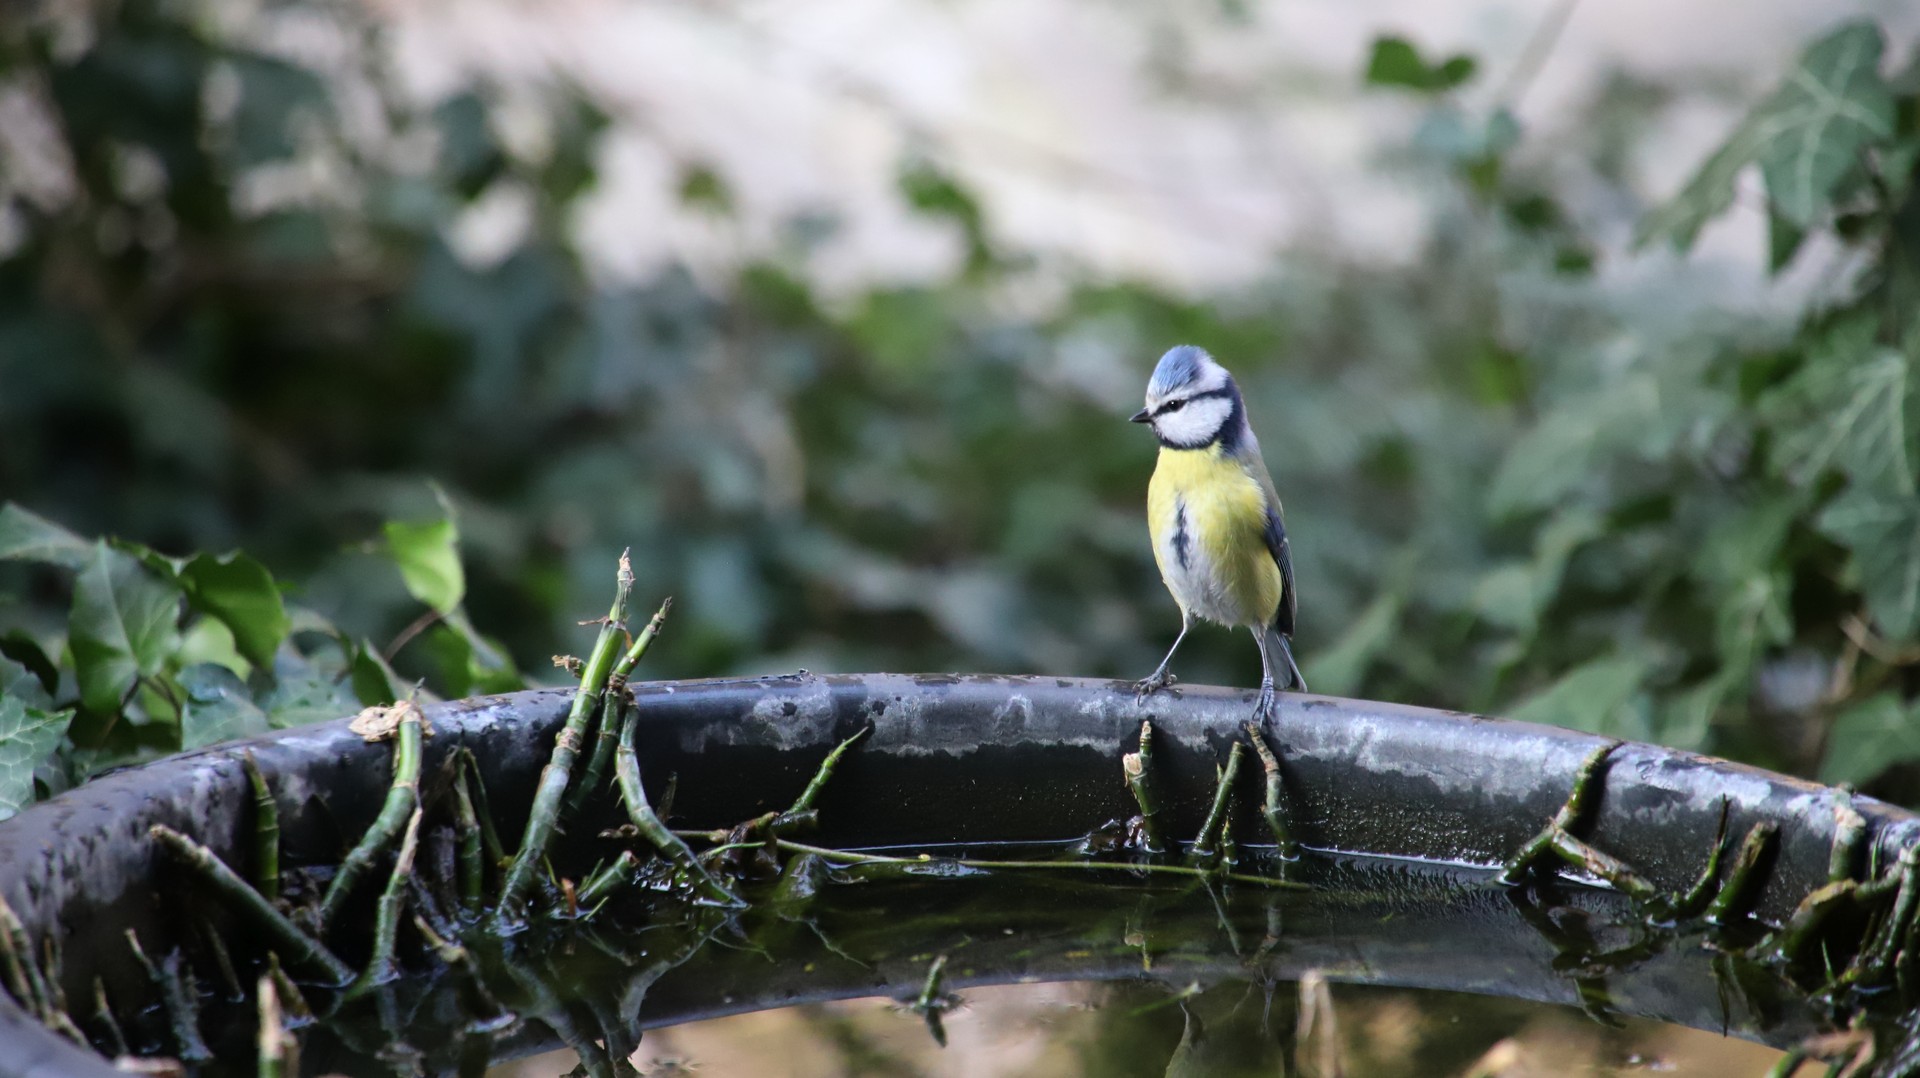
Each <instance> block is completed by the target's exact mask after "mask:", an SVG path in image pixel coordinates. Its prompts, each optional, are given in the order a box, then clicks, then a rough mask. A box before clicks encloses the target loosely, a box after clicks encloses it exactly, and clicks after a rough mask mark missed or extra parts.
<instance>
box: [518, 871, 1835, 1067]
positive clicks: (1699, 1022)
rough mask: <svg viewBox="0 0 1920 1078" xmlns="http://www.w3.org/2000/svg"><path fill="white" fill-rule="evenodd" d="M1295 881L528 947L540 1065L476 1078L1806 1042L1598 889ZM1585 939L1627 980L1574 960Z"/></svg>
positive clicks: (1695, 946) (649, 932)
mask: <svg viewBox="0 0 1920 1078" xmlns="http://www.w3.org/2000/svg"><path fill="white" fill-rule="evenodd" d="M1303 870H1304V871H1307V872H1310V873H1313V874H1314V878H1313V879H1312V881H1311V882H1312V884H1313V887H1312V889H1311V890H1304V891H1276V890H1270V889H1264V888H1258V887H1245V886H1221V885H1219V884H1218V883H1217V882H1216V883H1209V884H1202V883H1188V884H1182V885H1171V884H1166V883H1162V882H1159V881H1151V880H1137V881H1126V882H1125V883H1123V884H1120V885H1114V884H1113V883H1111V882H1109V883H1104V884H1098V885H1090V884H1089V883H1087V882H1086V881H1084V880H1081V879H1078V878H1074V877H1073V876H1071V875H1063V874H1059V873H1037V874H1030V875H1024V876H1021V875H1017V874H1006V873H1000V874H995V875H981V876H977V877H961V878H951V877H944V878H939V879H928V878H917V879H916V878H913V877H912V876H903V877H900V878H894V879H888V880H868V881H864V882H854V881H852V880H849V879H845V878H842V879H840V880H839V881H838V882H837V883H834V884H833V885H831V886H825V887H822V888H820V889H819V890H818V892H817V893H815V894H813V895H812V896H811V897H809V898H806V899H805V900H797V901H789V902H785V903H781V902H772V903H763V904H761V905H760V906H758V907H756V908H755V909H754V910H751V911H748V912H747V913H746V914H744V915H740V916H737V917H732V918H728V917H727V916H726V915H724V914H718V913H715V914H714V915H713V920H712V921H711V922H710V923H704V924H702V925H699V926H697V930H696V928H695V926H687V925H681V926H678V927H677V928H673V927H667V926H662V925H658V924H655V925H652V926H650V927H644V928H641V929H639V930H638V931H636V932H632V933H627V934H625V935H621V934H617V933H616V934H613V935H606V936H603V935H602V934H601V933H603V932H604V928H600V929H593V930H582V931H581V932H580V933H579V934H578V935H577V937H576V938H570V939H560V938H557V937H556V938H555V939H550V940H538V939H536V940H522V941H520V942H519V943H517V944H516V945H515V947H516V948H517V951H518V954H519V960H518V962H517V965H518V966H519V969H518V972H517V973H516V975H515V977H516V981H515V984H514V985H512V986H510V987H509V988H508V989H507V990H506V991H505V992H504V993H503V999H504V1001H505V1002H506V1003H507V1005H508V1006H509V1007H510V1008H512V1009H514V1010H516V1011H518V1012H519V1013H520V1014H521V1015H522V1016H523V1017H524V1018H525V1019H527V1020H526V1021H523V1022H522V1023H521V1028H519V1029H518V1030H515V1031H511V1032H508V1033H503V1034H501V1035H500V1037H499V1039H498V1040H497V1041H496V1042H495V1043H494V1048H495V1050H496V1053H497V1056H506V1055H512V1054H523V1053H534V1054H532V1055H530V1056H529V1057H528V1058H524V1059H522V1060H520V1061H518V1062H515V1063H511V1064H506V1065H503V1066H499V1067H496V1068H495V1069H494V1070H492V1071H490V1072H488V1073H489V1074H494V1075H499V1076H502V1078H506V1076H520V1075H549V1074H564V1073H568V1072H569V1071H571V1070H572V1069H573V1068H574V1066H575V1065H576V1063H577V1062H578V1057H577V1056H576V1055H575V1054H574V1053H573V1052H570V1051H552V1050H551V1049H552V1047H553V1045H554V1036H553V1035H552V1034H551V1033H548V1032H545V1031H543V1029H542V1022H543V1021H546V1020H548V1019H550V1018H551V1017H552V1016H554V1015H558V1017H559V1020H560V1021H562V1022H565V1023H570V1024H571V1025H572V1027H573V1028H571V1029H570V1030H568V1031H564V1032H559V1033H558V1035H559V1037H560V1039H561V1040H563V1041H566V1042H568V1043H571V1044H572V1045H573V1046H574V1047H575V1048H577V1049H580V1050H582V1051H583V1052H584V1053H585V1054H586V1055H588V1056H589V1061H590V1065H589V1067H588V1069H587V1071H584V1072H583V1073H609V1074H611V1073H620V1072H621V1070H620V1067H621V1063H620V1061H622V1060H623V1059H624V1060H631V1063H632V1064H633V1065H634V1066H636V1067H639V1068H641V1072H642V1073H648V1074H672V1073H686V1072H689V1071H695V1072H698V1073H701V1074H704V1075H733V1074H745V1075H763V1074H782V1075H788V1074H790V1075H813V1074H819V1075H830V1074H831V1075H840V1074H855V1075H859V1074H867V1075H923V1074H924V1075H972V1074H983V1075H984V1074H995V1075H998V1074H1014V1075H1024V1074H1033V1075H1041V1074H1046V1075H1056V1074H1088V1075H1136V1074H1137V1075H1155V1076H1159V1075H1202V1074H1204V1075H1227V1076H1232V1075H1238V1074H1249V1075H1252V1074H1260V1075H1274V1074H1282V1075H1297V1076H1300V1078H1309V1076H1320V1078H1332V1076H1334V1075H1388V1076H1392V1075H1406V1076H1414V1075H1420V1076H1433V1075H1481V1076H1484V1078H1496V1076H1501V1078H1517V1076H1522V1075H1535V1074H1538V1075H1568V1074H1642V1073H1651V1074H1681V1075H1703V1076H1711V1075H1742V1076H1750V1075H1758V1074H1761V1073H1763V1072H1764V1071H1765V1070H1766V1068H1767V1067H1768V1066H1769V1065H1770V1063H1771V1062H1772V1061H1773V1060H1775V1059H1777V1058H1778V1056H1779V1053H1778V1052H1777V1051H1775V1050H1774V1049H1771V1048H1767V1047H1764V1046H1761V1045H1758V1044H1754V1043H1750V1042H1749V1041H1747V1040H1742V1039H1740V1037H1741V1036H1744V1037H1748V1038H1759V1039H1763V1040H1771V1041H1773V1042H1774V1043H1788V1042H1790V1041H1791V1040H1794V1039H1797V1038H1798V1037H1799V1036H1801V1035H1802V1034H1804V1033H1805V1032H1806V1031H1808V1030H1809V1029H1811V1028H1813V1018H1812V1016H1811V1015H1810V1013H1808V1012H1807V1011H1806V1010H1805V1009H1804V1007H1801V1006H1796V1005H1792V1003H1791V1001H1789V1002H1788V1003H1784V1004H1783V1000H1782V998H1780V997H1776V996H1771V995H1768V996H1752V995H1750V994H1748V993H1747V990H1746V986H1744V985H1743V986H1741V987H1739V988H1736V987H1734V986H1733V985H1731V984H1730V983H1729V982H1728V981H1727V979H1726V978H1725V977H1724V975H1723V972H1717V971H1716V962H1718V964H1719V965H1720V966H1721V967H1722V969H1724V966H1725V961H1726V960H1725V958H1724V956H1721V955H1720V954H1719V952H1718V951H1717V949H1715V948H1714V947H1712V946H1710V945H1709V944H1708V941H1707V940H1706V939H1705V938H1704V937H1700V936H1697V935H1696V936H1683V935H1674V934H1671V933H1666V932H1663V931H1661V930H1656V929H1651V928H1648V927H1647V926H1646V925H1645V924H1644V923H1643V922H1642V921H1641V919H1640V918H1638V917H1636V916H1635V915H1634V914H1633V912H1632V911H1631V910H1630V909H1629V908H1628V907H1626V906H1625V904H1624V903H1623V902H1622V901H1621V899H1620V897H1619V896H1618V895H1615V894H1613V893H1611V892H1606V891H1600V890H1595V889H1589V888H1582V887H1575V886H1562V885H1555V886H1551V887H1544V888H1540V889H1534V890H1529V891H1526V892H1509V891H1507V890H1505V889H1501V888H1498V887H1494V886H1492V885H1490V883H1489V881H1488V880H1487V878H1486V874H1485V873H1482V872H1476V871H1467V870H1459V871H1454V870H1448V869H1442V868H1435V867H1434V866H1413V865H1407V864H1405V863H1401V862H1393V861H1384V860H1378V859H1364V858H1361V859H1346V860H1338V861H1328V862H1313V863H1308V864H1306V865H1304V866H1303ZM620 920H621V918H620V917H615V918H614V919H613V922H615V923H617V922H619V921H620ZM629 923H630V924H631V923H633V922H629ZM1570 937H1578V938H1581V939H1585V940H1589V941H1590V945H1591V946H1592V947H1593V948H1595V949H1597V950H1599V951H1604V952H1607V953H1609V954H1622V955H1630V956H1631V957H1630V958H1629V959H1621V960H1619V961H1618V962H1609V963H1594V962H1574V961H1569V959H1568V951H1567V948H1568V946H1569V944H1568V939H1569V938H1570ZM534 956H537V960H535V961H531V962H529V961H528V960H529V959H530V958H533V957H534ZM941 956H946V958H947V959H948V961H947V963H946V966H945V971H944V980H943V982H942V984H940V985H939V986H938V987H939V989H940V990H941V991H950V992H952V993H954V994H956V995H957V996H958V997H959V999H960V1001H961V1002H960V1004H959V1005H958V1006H957V1007H956V1008H955V1009H953V1010H952V1011H950V1012H947V1013H945V1014H943V1016H942V1018H943V1022H942V1024H943V1026H944V1029H945V1031H946V1033H947V1035H948V1038H949V1044H948V1046H947V1047H945V1048H944V1049H943V1048H942V1047H941V1046H940V1045H939V1044H938V1043H936V1040H935V1038H934V1036H933V1035H932V1033H931V1031H930V1029H929V1024H928V1023H927V1022H925V1021H924V1020H923V1017H924V1016H923V1014H922V1013H920V1012H918V1011H917V1010H916V1009H915V1008H914V1007H912V1006H911V1005H910V1001H911V1000H913V999H914V998H915V997H916V996H919V995H920V994H921V993H922V990H923V988H924V987H925V984H924V982H925V980H926V973H927V971H928V969H929V967H930V966H931V964H932V963H933V962H934V961H935V960H936V959H937V958H939V957H941ZM498 957H500V958H503V959H504V958H506V957H509V956H506V955H502V956H498ZM530 966H537V967H539V968H540V969H541V970H543V971H544V972H541V973H538V974H537V975H534V976H531V977H530V976H529V973H528V969H529V967H530ZM496 979H497V978H496ZM530 981H532V982H543V983H544V987H542V988H540V989H539V990H538V992H535V991H533V989H532V988H531V987H530V984H529V982H530ZM496 988H497V986H496ZM540 993H544V994H545V996H544V999H543V998H542V997H541V995H540ZM567 996H570V997H571V998H567V999H562V998H561V997H567ZM543 1015H544V1016H547V1017H546V1018H543ZM1671 1022H1682V1023H1688V1024H1691V1025H1694V1026H1698V1027H1704V1028H1707V1029H1709V1030H1712V1031H1711V1032H1699V1031H1696V1030H1690V1029H1686V1028H1681V1027H1679V1026H1676V1025H1672V1024H1669V1023H1671ZM623 1027H624V1028H623ZM1722 1028H1725V1029H1728V1030H1730V1031H1732V1032H1733V1033H1735V1034H1736V1035H1738V1036H1735V1037H1724V1036H1722V1035H1721V1034H1720V1032H1719V1030H1720V1029H1722ZM596 1030H597V1031H598V1032H596ZM642 1030H644V1034H643V1035H642V1032H641V1031H642ZM636 1037H638V1038H639V1039H638V1040H635V1038H636Z"/></svg>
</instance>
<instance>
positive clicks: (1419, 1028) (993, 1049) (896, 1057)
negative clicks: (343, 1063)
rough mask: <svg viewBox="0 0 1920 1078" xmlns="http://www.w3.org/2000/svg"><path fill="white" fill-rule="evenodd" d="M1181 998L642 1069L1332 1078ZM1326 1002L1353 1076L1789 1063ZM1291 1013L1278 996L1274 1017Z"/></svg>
mask: <svg viewBox="0 0 1920 1078" xmlns="http://www.w3.org/2000/svg"><path fill="white" fill-rule="evenodd" d="M1296 987H1297V986H1296V985H1286V986H1283V991H1284V990H1285V989H1293V988H1296ZM1176 995H1177V993H1170V992H1169V991H1167V989H1166V988H1165V987H1164V986H1160V985H1152V984H1143V983H1128V982H1121V983H1109V984H1090V983H1086V982H1077V983H1055V984H1027V985H1002V986H993V987H982V988H976V989H972V990H969V991H967V992H965V993H964V996H965V999H966V1002H965V1005H964V1006H963V1007H961V1008H960V1009H959V1010H957V1011H955V1012H953V1013H951V1014H949V1015H948V1016H947V1018H946V1026H947V1030H948V1038H949V1043H948V1047H947V1048H946V1049H945V1050H942V1049H941V1048H940V1047H939V1046H937V1045H936V1044H934V1042H933V1040H932V1038H930V1037H929V1036H928V1035H927V1031H926V1029H925V1027H924V1026H923V1025H922V1023H921V1022H920V1019H919V1017H918V1016H917V1015H915V1014H913V1013H912V1012H910V1011H906V1010H904V1009H902V1008H901V1007H899V1006H898V1005H897V1004H895V1003H893V1002H892V1001H889V1000H884V999H858V1000H844V1001H840V1002H835V1003H824V1004H809V1005H805V1006H800V1007H791V1008H786V1009H783V1010H777V1011H763V1012H759V1013H753V1014H741V1015H734V1016H732V1017H728V1018H718V1019H713V1020H710V1021H705V1022H693V1023H689V1024H687V1025H683V1026H674V1027H671V1028H667V1029H658V1030H653V1031H651V1032H649V1033H648V1034H647V1035H646V1038H645V1040H644V1041H643V1042H642V1045H641V1048H640V1051H638V1052H636V1053H635V1054H634V1056H633V1063H634V1064H635V1065H636V1066H637V1067H638V1068H639V1070H640V1073H642V1074H646V1075H661V1076H665V1075H691V1074H697V1075H700V1076H701V1078H727V1076H732V1075H787V1076H792V1078H812V1076H820V1078H826V1076H834V1075H874V1076H880V1075H886V1076H896V1075H897V1076H903V1078H904V1076H909V1075H913V1076H919V1075H925V1076H928V1078H936V1076H956V1078H957V1076H962V1075H1015V1076H1033V1078H1040V1076H1062V1075H1101V1076H1105V1075H1152V1076H1154V1078H1159V1076H1161V1075H1198V1074H1205V1075H1225V1076H1233V1075H1239V1074H1248V1075H1253V1074H1258V1075H1263V1076H1268V1078H1271V1076H1273V1075H1298V1076H1300V1078H1309V1076H1313V1075H1325V1074H1326V1073H1327V1072H1326V1071H1324V1070H1321V1069H1318V1068H1317V1067H1316V1066H1315V1064H1317V1063H1319V1062H1321V1060H1320V1059H1319V1058H1318V1057H1319V1053H1318V1052H1314V1051H1310V1052H1309V1056H1308V1058H1307V1059H1305V1060H1303V1061H1301V1062H1303V1063H1304V1064H1305V1065H1304V1066H1296V1061H1295V1060H1294V1058H1293V1057H1292V1055H1291V1054H1290V1053H1289V1052H1287V1051H1286V1050H1285V1048H1286V1045H1285V1044H1284V1034H1285V1033H1287V1032H1289V1031H1285V1030H1282V1029H1275V1028H1273V1027H1272V1026H1271V1025H1269V1028H1268V1029H1267V1030H1264V1031H1262V1030H1260V1029H1259V1027H1258V1024H1257V1023H1252V1024H1251V1027H1249V1025H1248V1024H1247V1023H1244V1022H1243V1021H1242V1019H1243V1016H1245V1015H1246V1013H1247V1012H1248V1011H1251V1010H1253V1009H1254V1008H1257V1007H1259V1006H1260V1005H1261V1004H1262V1000H1261V998H1260V996H1259V993H1258V992H1257V990H1255V989H1253V988H1252V986H1250V985H1248V984H1245V983H1242V984H1238V985H1220V986H1217V987H1215V988H1213V989H1209V990H1207V991H1205V992H1202V993H1201V994H1200V995H1199V996H1197V997H1194V998H1192V999H1189V1000H1185V1001H1176V1000H1175V998H1174V997H1175V996H1176ZM1331 995H1332V1000H1333V1004H1334V1014H1335V1016H1336V1022H1337V1028H1338V1037H1337V1040H1336V1042H1335V1043H1336V1044H1337V1046H1338V1052H1337V1055H1336V1057H1335V1058H1336V1059H1337V1060H1338V1066H1339V1067H1340V1068H1341V1071H1342V1072H1343V1073H1344V1074H1346V1075H1352V1076H1363V1075H1364V1076H1399V1075H1404V1076H1408V1078H1413V1076H1419V1078H1435V1076H1442V1078H1445V1076H1454V1075H1460V1076H1466V1075H1480V1076H1484V1078H1563V1076H1567V1075H1672V1076H1676V1078H1722V1076H1725V1078H1758V1076H1760V1075H1762V1074H1765V1073H1766V1071H1767V1068H1768V1067H1770V1066H1771V1065H1772V1064H1773V1063H1774V1062H1775V1061H1776V1060H1777V1059H1778V1058H1779V1056H1780V1053H1779V1052H1778V1051H1777V1050H1775V1049H1772V1048H1768V1047H1765V1046H1762V1045H1758V1044H1754V1043H1751V1042H1748V1041H1742V1040H1738V1039H1734V1038H1728V1037H1722V1036H1720V1035H1719V1034H1718V1033H1712V1032H1704V1031H1700V1030H1692V1029H1686V1028H1684V1027H1680V1026H1671V1025H1664V1024H1662V1023H1659V1022H1655V1021H1651V1020H1648V1019H1637V1018H1636V1019H1627V1020H1625V1021H1624V1022H1623V1023H1622V1024H1621V1025H1620V1026H1618V1027H1610V1026H1606V1025H1603V1024H1600V1023H1598V1022H1595V1021H1593V1020H1592V1019H1590V1018H1588V1017H1587V1016H1586V1015H1584V1014H1582V1013H1580V1012H1579V1011H1577V1010H1575V1009H1572V1008H1566V1007H1556V1006H1551V1005H1542V1004H1535V1003H1527V1002H1522V1001H1515V1000H1503V999H1498V998H1492V997H1487V996H1476V995H1469V994H1466V993H1456V992H1438V991H1415V990H1408V989H1397V988H1381V987H1374V986H1367V985H1333V986H1332V988H1331ZM1182 1003H1184V1006H1182ZM1156 1005H1158V1006H1157V1007H1156ZM1296 1007H1297V1003H1287V1004H1284V1005H1282V1001H1280V1000H1279V999H1276V1013H1275V1020H1279V1019H1280V1018H1281V1013H1280V1012H1282V1011H1285V1012H1286V1013H1287V1014H1293V1013H1295V1011H1296ZM1142 1008H1150V1009H1148V1010H1146V1011H1144V1012H1143V1011H1142ZM1210 1019H1211V1021H1210ZM1311 1047H1318V1046H1317V1045H1315V1046H1311ZM576 1062H577V1057H576V1056H574V1055H573V1053H571V1052H564V1051H562V1052H551V1053H546V1054H543V1055H540V1056H536V1057H533V1058H530V1059H525V1060H521V1061H519V1062H516V1063H512V1064H508V1065H505V1066H501V1067H497V1068H495V1069H494V1070H493V1071H491V1072H489V1073H490V1075H491V1076H492V1078H536V1076H538V1078H550V1076H553V1075H559V1074H565V1073H566V1072H567V1071H569V1070H570V1069H572V1068H573V1066H574V1065H575V1063H576Z"/></svg>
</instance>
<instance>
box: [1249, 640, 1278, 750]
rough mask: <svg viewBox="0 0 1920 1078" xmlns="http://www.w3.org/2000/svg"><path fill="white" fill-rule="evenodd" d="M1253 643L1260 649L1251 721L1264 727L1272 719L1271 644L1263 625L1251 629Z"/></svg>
mask: <svg viewBox="0 0 1920 1078" xmlns="http://www.w3.org/2000/svg"><path fill="white" fill-rule="evenodd" d="M1253 642H1254V643H1255V644H1257V645H1259V647H1260V696H1259V698H1258V699H1257V700H1255V701H1254V704H1253V719H1254V721H1255V722H1258V723H1260V724H1261V725H1262V726H1265V725H1266V724H1267V723H1268V722H1269V721H1271V720H1272V719H1273V704H1274V692H1273V652H1272V650H1271V649H1272V646H1273V642H1272V640H1271V639H1270V638H1269V637H1268V635H1267V627H1266V626H1265V625H1255V626H1254V627H1253Z"/></svg>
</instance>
